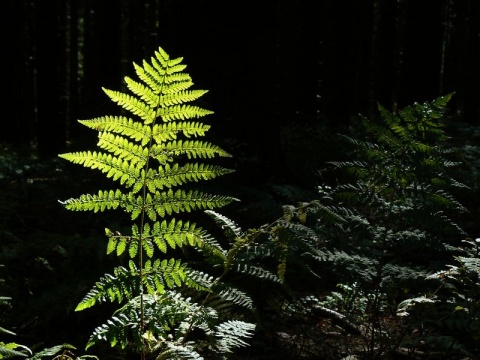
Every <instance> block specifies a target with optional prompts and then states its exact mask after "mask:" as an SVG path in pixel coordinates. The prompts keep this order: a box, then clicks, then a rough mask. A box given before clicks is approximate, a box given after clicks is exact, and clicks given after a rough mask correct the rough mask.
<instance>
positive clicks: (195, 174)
mask: <svg viewBox="0 0 480 360" xmlns="http://www.w3.org/2000/svg"><path fill="white" fill-rule="evenodd" d="M182 61H183V59H182V58H175V59H173V58H170V57H169V55H168V54H167V53H166V52H165V51H164V50H163V49H162V48H159V49H158V50H157V51H155V53H154V56H152V57H151V58H150V61H149V62H148V61H146V60H144V61H143V63H142V64H141V65H138V64H135V63H134V68H135V72H136V75H137V77H138V80H133V79H132V78H130V77H125V82H126V86H127V88H128V90H129V91H130V93H124V92H119V91H113V90H108V89H103V90H104V92H105V93H106V95H107V96H108V97H109V98H110V99H111V100H112V101H114V102H115V103H117V104H118V105H119V106H120V107H122V108H123V109H124V110H125V111H127V112H128V113H130V115H131V116H132V117H127V116H125V115H122V116H102V117H98V118H94V119H91V120H81V121H80V123H81V124H83V125H85V126H87V127H89V128H91V129H93V130H96V131H97V132H98V144H97V145H98V147H99V148H100V150H98V151H79V152H72V153H66V154H61V155H60V157H62V158H64V159H66V160H68V161H70V162H72V163H74V164H79V165H82V166H84V167H87V168H90V169H96V170H99V171H101V172H102V173H104V174H105V176H106V177H107V178H110V179H111V180H112V181H113V182H116V183H118V187H114V188H112V189H101V190H98V192H96V193H93V194H83V195H80V196H78V197H76V198H71V199H68V200H65V201H62V202H61V203H62V205H63V206H65V208H66V209H68V210H73V211H93V212H103V211H106V210H117V211H118V210H120V211H121V212H123V213H126V214H128V215H129V217H130V220H131V222H132V225H131V229H130V231H129V232H128V233H124V232H120V230H114V229H109V228H107V229H106V230H105V232H106V236H107V238H108V245H107V249H106V251H107V253H112V254H116V255H117V256H126V257H127V258H128V259H129V260H128V261H127V264H126V266H117V267H116V268H115V269H114V270H113V273H111V274H105V275H104V276H102V277H101V278H100V279H99V280H98V281H97V282H96V284H95V285H94V286H93V288H92V289H91V290H90V291H89V292H88V293H87V294H86V295H85V297H84V299H83V300H82V301H81V302H80V303H79V304H78V306H77V308H76V310H77V311H80V310H84V309H87V308H90V307H92V306H94V305H96V304H98V303H103V302H112V303H113V302H118V304H119V306H120V307H119V308H118V309H117V310H116V311H115V313H114V314H113V316H112V317H111V319H110V320H108V321H107V322H106V323H104V324H101V325H99V326H98V327H97V328H96V329H95V330H94V332H93V334H92V335H91V337H90V339H89V341H88V344H87V348H89V347H91V346H92V345H94V344H96V343H98V342H102V341H106V342H108V343H110V345H111V346H118V347H120V348H128V349H134V350H136V351H138V352H139V353H141V354H142V357H144V356H145V354H146V353H154V354H156V355H157V356H158V357H157V358H158V359H167V358H174V359H201V358H202V356H204V355H205V354H209V353H210V354H228V353H231V352H233V351H234V349H236V348H239V347H244V346H246V345H247V342H246V340H247V339H248V338H250V337H251V336H252V335H253V332H254V330H255V325H254V324H252V323H251V322H248V321H244V319H243V318H241V317H240V315H238V313H237V312H236V308H247V309H252V308H253V304H252V300H251V299H250V298H249V296H248V295H247V294H246V293H245V292H244V291H242V290H241V289H239V288H236V287H233V286H230V285H229V284H227V283H226V282H224V281H223V277H224V276H225V274H226V273H227V272H228V271H230V270H232V267H233V265H232V264H234V263H235V262H236V256H237V254H238V253H239V251H240V250H241V249H242V248H243V245H244V242H242V241H240V240H237V239H236V238H233V239H232V242H231V243H229V244H227V245H228V246H229V248H224V247H222V246H221V245H220V243H219V242H218V241H216V240H215V239H214V238H213V236H211V235H210V234H209V233H208V232H207V231H206V230H204V229H203V228H201V227H199V226H197V224H195V223H194V222H192V221H189V220H188V216H185V215H186V214H188V213H191V212H194V211H198V210H201V211H204V210H208V211H209V213H208V214H209V215H210V216H211V217H213V218H214V219H215V221H217V222H221V223H222V227H224V228H228V225H231V224H230V223H229V220H228V219H226V218H223V217H222V216H221V215H220V214H218V213H216V212H214V211H213V210H214V209H217V208H220V207H223V206H226V205H228V204H230V203H232V202H234V201H237V199H235V198H233V197H230V196H225V195H215V194H211V193H208V192H205V191H203V190H201V189H195V187H194V186H193V185H194V183H197V182H200V181H207V180H212V179H214V178H217V177H219V176H222V175H226V174H229V173H231V172H232V170H230V169H227V168H224V167H221V166H216V165H212V164H209V163H208V162H206V160H208V159H212V158H214V157H229V156H230V154H229V153H227V152H226V151H224V150H223V149H222V148H220V147H218V146H216V145H214V144H212V143H210V142H208V141H205V140H200V138H202V137H204V136H205V134H206V133H207V131H208V130H209V129H210V125H206V124H204V123H202V122H201V121H200V119H201V118H204V117H205V116H206V115H209V114H212V111H210V110H206V109H203V108H201V107H199V106H196V105H194V104H193V102H194V101H195V100H197V99H199V98H200V97H201V96H202V95H204V94H205V93H206V91H205V90H192V89H191V87H192V86H193V82H192V79H191V77H190V76H189V75H188V74H187V73H186V72H185V71H184V70H185V68H186V65H184V64H183V63H182ZM119 216H121V215H119ZM186 247H189V248H192V249H195V250H196V252H197V254H199V256H200V255H203V256H205V259H208V261H209V262H210V263H211V264H212V265H214V266H212V267H211V268H210V269H211V270H212V272H211V273H208V270H205V269H203V268H202V269H199V268H194V267H193V266H192V264H193V262H192V263H189V262H188V261H187V259H186V258H185V257H183V256H182V252H181V251H180V252H179V251H178V249H185V248H186ZM169 254H171V255H169ZM205 271H207V272H205ZM235 317H237V318H235ZM199 333H201V334H202V335H201V336H200V337H199Z"/></svg>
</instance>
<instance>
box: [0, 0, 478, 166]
mask: <svg viewBox="0 0 480 360" xmlns="http://www.w3.org/2000/svg"><path fill="white" fill-rule="evenodd" d="M7 4H8V5H7ZM7 4H5V5H7V6H8V7H9V8H8V9H7V10H6V12H5V14H6V16H7V17H8V20H9V21H8V23H9V25H8V35H9V36H7V44H6V48H4V54H5V56H4V60H5V61H7V64H6V66H4V69H6V71H5V72H4V76H6V78H4V83H5V84H8V91H7V95H6V102H5V104H6V105H7V106H6V109H5V110H6V111H7V113H6V114H4V116H5V121H4V126H3V129H2V131H1V133H0V139H1V140H3V141H7V142H10V143H12V144H15V145H21V146H24V147H29V148H30V149H31V150H32V151H36V152H37V153H38V155H39V156H41V157H45V156H47V157H48V156H55V155H56V154H58V153H60V152H63V151H64V150H66V148H68V146H71V147H74V146H77V145H78V144H79V143H84V141H85V139H84V137H85V136H87V137H91V134H88V135H86V134H85V133H84V129H82V126H81V125H79V124H77V123H76V120H77V119H86V118H90V117H95V116H100V115H105V114H107V113H108V114H110V113H112V112H113V111H115V110H113V109H112V106H113V105H112V104H110V102H109V101H108V99H107V98H106V96H105V95H104V94H103V92H102V91H101V87H102V86H103V87H106V88H110V89H120V88H121V86H122V84H123V77H124V76H125V75H131V74H133V67H132V62H133V61H141V60H142V59H143V58H145V57H147V56H150V54H151V53H152V51H154V50H155V49H156V48H157V47H158V46H162V47H163V48H164V49H165V50H166V51H167V52H169V53H170V54H171V56H173V57H179V56H182V57H184V58H185V63H186V64H188V65H189V70H188V71H189V72H190V74H191V75H192V78H193V80H194V82H195V85H196V87H197V88H202V89H208V90H210V93H209V95H208V99H207V100H206V101H208V102H209V103H208V104H206V105H207V106H208V107H209V108H210V109H211V110H213V111H215V115H214V116H213V117H212V119H211V121H212V124H213V125H214V126H213V129H215V130H214V131H215V132H216V134H217V136H218V138H220V139H232V141H233V140H234V141H235V142H237V143H238V144H237V145H238V146H240V147H241V148H240V149H230V150H231V151H233V153H234V155H235V151H234V150H238V151H239V152H241V153H246V154H247V155H252V154H255V156H257V157H259V158H260V159H261V162H262V164H263V165H262V167H261V168H262V169H263V170H264V171H271V172H284V173H285V174H287V172H285V169H284V170H279V168H278V167H279V166H284V165H285V160H286V159H287V158H288V152H289V151H290V149H289V148H288V146H289V143H291V142H296V141H297V140H298V141H299V142H303V140H302V138H301V137H300V138H299V139H290V138H288V137H291V136H292V133H293V132H296V131H297V130H298V132H299V133H300V134H302V135H307V136H308V135H309V136H312V133H311V132H306V133H302V131H303V129H304V128H305V127H306V128H309V127H310V126H314V127H315V126H318V125H319V124H321V125H322V126H326V127H327V128H329V129H334V132H335V131H336V128H341V127H343V126H349V125H351V122H352V120H353V119H354V118H355V117H356V116H357V114H359V113H360V114H362V115H365V116H367V117H370V118H372V117H375V116H376V113H377V112H376V104H377V102H380V103H381V104H382V105H383V106H385V107H386V108H387V109H390V110H393V111H395V110H396V109H398V108H401V107H404V106H406V105H410V104H411V103H413V102H424V101H430V100H432V99H433V98H435V97H437V96H439V95H444V94H447V93H450V92H455V93H456V95H455V97H454V99H453V101H452V103H451V105H450V107H449V109H450V111H451V113H452V115H454V116H455V117H457V118H458V119H460V121H462V122H466V123H469V124H472V125H473V124H478V123H479V122H480V121H479V119H480V101H479V91H478V84H479V82H480V36H479V33H480V4H479V2H478V1H475V0H370V1H347V2H345V1H335V0H315V1H311V0H308V1H307V0H275V1H274V0H266V1H218V0H196V1H191V0H151V1H147V0H145V1H132V0H116V1H108V0H102V1H95V0H91V1H87V0H85V1H79V0H61V1H58V0H57V1H33V0H30V1H27V0H17V1H8V2H7ZM4 96H5V95H4ZM4 99H5V97H4ZM297 126H298V129H297ZM282 130H283V131H282ZM287 138H288V139H287ZM308 140H309V139H308V138H307V139H305V141H308ZM323 150H325V149H323ZM328 150H329V151H334V149H328ZM237 155H239V154H237ZM314 158H315V157H314ZM286 165H287V166H288V165H289V164H288V163H287V164H286ZM290 165H293V164H290Z"/></svg>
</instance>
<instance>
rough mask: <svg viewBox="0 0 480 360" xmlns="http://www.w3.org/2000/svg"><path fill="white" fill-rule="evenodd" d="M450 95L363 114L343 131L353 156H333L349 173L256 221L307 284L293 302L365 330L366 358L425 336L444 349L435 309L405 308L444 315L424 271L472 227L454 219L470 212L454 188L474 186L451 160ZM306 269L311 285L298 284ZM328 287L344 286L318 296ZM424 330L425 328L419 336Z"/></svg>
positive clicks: (286, 267) (283, 272)
mask: <svg viewBox="0 0 480 360" xmlns="http://www.w3.org/2000/svg"><path fill="white" fill-rule="evenodd" d="M451 96H452V95H451V94H450V95H446V96H442V97H439V98H437V99H435V100H434V101H432V102H427V103H424V104H417V103H415V104H413V105H412V106H407V107H406V108H404V109H402V110H401V111H399V113H398V114H393V113H391V112H389V111H387V110H386V109H385V108H383V107H382V106H381V105H379V111H380V114H381V115H382V122H380V123H377V122H373V121H370V120H368V119H366V118H363V127H364V129H365V130H366V133H365V134H364V138H362V139H359V138H357V137H352V136H343V138H344V139H346V140H347V141H348V142H349V143H350V145H351V146H352V149H353V153H352V159H351V160H348V161H338V162H331V164H332V165H333V169H334V170H335V171H337V173H343V174H347V178H348V176H350V177H351V179H352V181H349V182H345V181H341V182H339V183H337V184H335V185H333V186H332V185H330V184H322V185H321V186H319V187H318V194H319V199H316V200H312V201H309V202H304V203H301V204H298V205H297V206H284V216H283V217H282V218H281V219H279V220H277V221H275V222H274V223H273V224H271V225H270V226H269V227H268V229H267V228H263V229H262V228H260V229H257V233H258V234H260V233H261V234H263V236H264V237H267V239H268V241H264V242H263V243H262V244H261V246H260V247H261V249H262V250H257V252H258V253H261V252H262V251H263V252H264V253H266V254H267V253H268V254H276V255H277V259H278V267H277V270H278V273H277V274H278V275H279V276H280V277H281V278H282V279H285V280H286V284H287V285H290V286H292V285H293V286H295V287H296V289H297V290H300V291H301V293H300V294H297V295H296V296H297V301H294V303H296V304H297V305H295V306H300V308H301V309H302V310H301V311H303V312H305V313H308V312H309V311H312V310H315V311H320V312H321V313H322V314H327V316H328V317H332V316H333V317H334V318H335V319H336V320H337V321H340V322H341V323H343V324H344V326H346V327H348V328H349V329H350V331H353V332H354V333H356V334H359V335H360V337H361V338H362V341H363V344H364V345H363V349H364V350H363V356H365V357H366V358H375V357H379V356H380V357H382V358H388V357H391V356H392V357H393V356H394V354H395V353H397V354H398V353H399V352H402V351H415V350H412V349H415V348H416V347H417V346H418V344H419V343H420V339H422V341H427V339H428V341H429V343H430V344H431V345H432V347H431V348H430V349H429V351H430V350H431V351H435V350H439V349H441V348H440V347H438V346H433V344H434V340H432V339H434V338H435V336H437V338H438V339H440V333H439V332H438V331H436V330H435V329H434V328H430V329H429V330H425V328H424V326H425V324H424V321H425V320H426V319H428V318H429V315H427V313H423V314H422V313H421V311H420V310H419V311H418V312H415V314H416V315H418V316H416V315H415V316H414V315H413V314H410V313H408V311H406V308H410V307H415V306H417V307H421V306H423V307H430V308H429V309H430V310H432V311H433V313H437V312H436V310H435V304H436V303H437V302H438V301H439V300H438V299H437V298H436V297H435V291H436V288H435V287H434V286H432V284H431V283H429V282H428V281H427V280H426V279H427V278H428V277H429V276H430V275H431V274H432V273H433V272H435V271H437V270H438V265H437V263H436V262H437V261H438V259H442V260H444V261H447V260H448V259H450V258H451V256H452V254H455V251H457V250H458V248H459V247H458V246H459V244H460V242H459V240H458V239H460V238H461V237H463V236H465V235H466V234H465V232H464V231H463V229H462V228H461V227H460V226H459V225H458V224H457V222H456V221H455V220H454V219H455V217H456V216H458V215H460V214H462V213H464V212H466V211H467V210H466V208H465V207H464V206H463V205H462V204H461V203H460V202H459V201H458V200H457V199H456V198H455V196H454V193H455V191H457V190H459V189H465V188H467V186H466V185H464V184H462V183H461V182H459V181H457V180H455V179H454V178H453V177H452V175H451V174H452V171H451V170H452V169H453V168H455V166H457V165H459V163H458V162H457V161H453V160H451V159H450V156H451V155H454V154H453V148H452V147H451V146H449V142H448V140H449V138H448V137H447V135H446V133H445V130H444V112H445V109H446V106H447V104H448V101H449V100H450V98H451ZM343 178H345V176H344V177H343ZM462 259H463V258H462ZM469 261H470V260H469ZM462 262H463V263H464V260H462ZM469 263H470V262H469ZM475 264H478V262H475ZM474 267H475V266H470V270H471V269H472V268H474ZM441 274H444V273H443V272H442V273H441ZM449 274H450V273H449ZM457 275H458V274H455V276H457ZM302 276H303V278H304V284H305V283H308V284H310V285H309V286H308V287H307V288H305V287H303V288H302V287H301V286H298V281H296V280H297V279H299V278H301V277H302ZM308 276H310V277H308ZM445 276H446V275H445ZM452 276H453V275H452ZM461 278H462V279H463V278H464V276H462V277H461ZM475 281H477V280H475ZM429 285H430V286H429ZM330 286H335V287H336V288H338V287H340V289H342V292H339V291H337V290H335V289H332V293H331V294H330V295H327V296H324V297H323V298H321V297H319V296H318V295H317V294H316V293H317V292H322V293H323V292H324V291H325V289H326V288H328V287H330ZM471 287H475V286H474V285H473V284H472V285H471ZM309 292H310V293H309ZM462 294H464V295H465V293H464V292H463V293H462ZM290 295H291V293H290ZM285 299H290V300H288V301H289V302H290V303H291V302H292V300H291V298H290V297H288V296H287V297H285ZM292 304H293V303H292ZM291 306H293V305H291ZM392 314H394V315H393V318H392ZM429 314H430V313H429ZM393 323H395V324H397V325H396V326H392V324H393ZM345 324H347V325H348V326H347V325H345ZM352 329H353V330H352ZM418 329H423V330H422V333H421V334H418V333H417V334H415V335H413V332H415V331H418ZM413 339H415V341H416V342H415V341H413ZM406 349H410V350H406ZM443 350H444V351H446V349H443ZM465 353H467V352H465Z"/></svg>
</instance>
